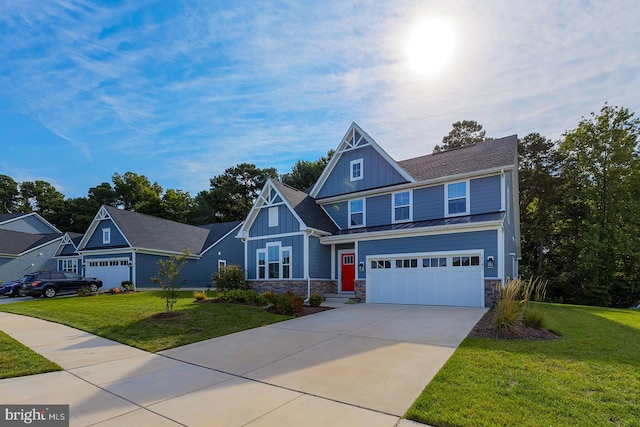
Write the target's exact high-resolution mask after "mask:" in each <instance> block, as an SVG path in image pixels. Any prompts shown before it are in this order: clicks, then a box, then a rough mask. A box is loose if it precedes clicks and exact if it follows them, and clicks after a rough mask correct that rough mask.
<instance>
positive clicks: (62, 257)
mask: <svg viewBox="0 0 640 427" xmlns="http://www.w3.org/2000/svg"><path fill="white" fill-rule="evenodd" d="M83 236H84V235H83V234H80V233H71V232H70V233H65V234H64V236H62V240H61V241H60V245H59V246H58V249H57V250H56V252H55V255H54V256H53V258H54V259H55V260H56V270H60V271H70V272H72V273H78V274H82V272H81V269H80V266H81V265H82V262H81V260H82V257H81V256H80V254H79V253H78V245H79V244H80V241H81V240H82V237H83Z"/></svg>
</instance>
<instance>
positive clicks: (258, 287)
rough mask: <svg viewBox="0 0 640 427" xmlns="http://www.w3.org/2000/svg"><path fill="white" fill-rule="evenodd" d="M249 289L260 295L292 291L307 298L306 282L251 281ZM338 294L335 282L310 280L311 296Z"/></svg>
mask: <svg viewBox="0 0 640 427" xmlns="http://www.w3.org/2000/svg"><path fill="white" fill-rule="evenodd" d="M249 287H250V288H251V289H252V290H254V291H255V292H257V293H259V294H261V293H263V292H266V291H271V292H275V293H277V294H284V293H285V292H287V291H292V292H294V293H296V294H298V295H300V296H302V297H304V298H306V297H307V281H306V280H265V281H261V280H251V281H249ZM336 292H338V284H337V282H336V281H335V280H311V294H312V295H313V294H320V295H323V294H332V293H336Z"/></svg>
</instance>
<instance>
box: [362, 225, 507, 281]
mask: <svg viewBox="0 0 640 427" xmlns="http://www.w3.org/2000/svg"><path fill="white" fill-rule="evenodd" d="M470 249H484V256H485V259H486V257H488V256H493V257H494V259H495V260H496V264H497V260H498V231H497V230H487V231H473V232H468V233H453V234H440V235H435V236H416V237H404V238H400V239H383V240H367V241H362V242H359V243H358V262H362V261H365V260H366V257H367V256H368V255H382V254H402V253H415V252H439V251H465V250H470ZM499 268H500V267H499V266H498V265H496V266H495V268H493V269H488V268H487V267H486V263H485V270H484V275H485V278H491V277H497V276H498V269H499ZM356 274H357V276H358V278H359V279H365V272H364V271H362V272H357V273H356Z"/></svg>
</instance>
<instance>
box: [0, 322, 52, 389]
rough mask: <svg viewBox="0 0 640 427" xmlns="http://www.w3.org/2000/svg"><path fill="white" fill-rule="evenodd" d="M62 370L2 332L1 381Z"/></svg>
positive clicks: (0, 338) (0, 350)
mask: <svg viewBox="0 0 640 427" xmlns="http://www.w3.org/2000/svg"><path fill="white" fill-rule="evenodd" d="M61 370H62V368H61V367H60V366H58V365H56V364H55V363H53V362H51V361H50V360H48V359H45V358H44V357H42V356H40V355H39V354H38V353H36V352H34V351H33V350H31V349H29V348H27V347H25V346H23V345H22V344H20V343H19V342H18V341H16V340H14V339H13V338H11V337H10V336H9V335H7V334H5V333H4V332H2V331H0V379H2V378H13V377H21V376H23V375H34V374H41V373H44V372H51V371H61Z"/></svg>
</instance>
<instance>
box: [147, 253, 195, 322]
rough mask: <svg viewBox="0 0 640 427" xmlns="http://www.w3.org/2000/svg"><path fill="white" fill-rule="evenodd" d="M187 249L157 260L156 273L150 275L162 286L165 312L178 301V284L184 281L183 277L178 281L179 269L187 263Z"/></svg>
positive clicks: (170, 310) (153, 280) (169, 310)
mask: <svg viewBox="0 0 640 427" xmlns="http://www.w3.org/2000/svg"><path fill="white" fill-rule="evenodd" d="M189 255H190V253H189V251H188V250H186V249H185V250H184V251H182V254H180V255H171V256H170V257H169V259H161V260H160V261H158V275H157V276H153V277H151V281H152V282H153V283H155V284H156V285H159V286H160V287H161V288H162V296H163V298H164V299H165V302H166V304H165V312H167V313H170V312H172V311H173V305H174V304H175V303H176V302H177V301H178V290H179V289H180V285H181V284H184V283H186V279H183V280H182V281H181V282H180V283H179V282H178V279H179V278H180V270H182V267H184V266H185V265H186V264H187V262H188V261H187V259H188V258H189Z"/></svg>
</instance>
